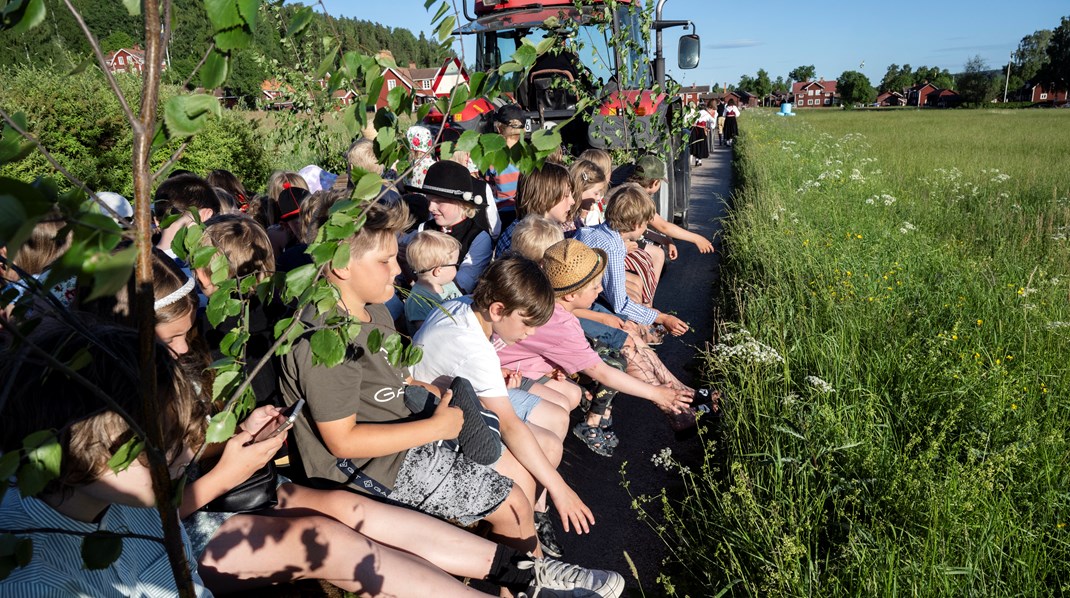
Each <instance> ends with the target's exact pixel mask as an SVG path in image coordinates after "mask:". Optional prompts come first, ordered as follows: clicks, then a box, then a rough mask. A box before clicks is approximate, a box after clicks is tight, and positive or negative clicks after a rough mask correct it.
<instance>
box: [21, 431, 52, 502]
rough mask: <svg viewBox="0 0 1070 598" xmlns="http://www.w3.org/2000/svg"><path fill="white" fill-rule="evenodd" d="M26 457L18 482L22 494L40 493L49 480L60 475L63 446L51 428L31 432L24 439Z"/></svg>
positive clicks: (33, 494)
mask: <svg viewBox="0 0 1070 598" xmlns="http://www.w3.org/2000/svg"><path fill="white" fill-rule="evenodd" d="M22 446H23V449H25V455H26V459H25V461H24V462H23V464H22V467H19V473H18V484H19V493H21V494H22V496H35V495H37V494H40V492H41V491H42V490H44V489H45V486H46V485H47V484H48V482H50V481H52V480H53V479H55V478H56V477H57V476H59V468H60V461H61V460H62V458H63V448H62V447H60V444H59V441H57V440H56V435H55V434H53V433H52V431H51V430H42V431H40V432H34V433H33V434H30V435H29V436H27V437H26V438H24V439H23V441H22Z"/></svg>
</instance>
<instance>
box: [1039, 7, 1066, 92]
mask: <svg viewBox="0 0 1070 598" xmlns="http://www.w3.org/2000/svg"><path fill="white" fill-rule="evenodd" d="M1047 54H1048V63H1047V64H1046V65H1045V66H1044V67H1042V68H1041V69H1040V71H1039V72H1038V75H1039V77H1040V78H1042V79H1043V80H1044V81H1046V82H1051V83H1060V84H1062V85H1063V86H1066V85H1067V84H1070V17H1063V18H1062V20H1061V22H1060V23H1059V26H1058V27H1056V28H1055V30H1054V31H1052V34H1051V40H1050V42H1049V43H1048V47H1047Z"/></svg>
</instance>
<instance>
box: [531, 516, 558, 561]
mask: <svg viewBox="0 0 1070 598" xmlns="http://www.w3.org/2000/svg"><path fill="white" fill-rule="evenodd" d="M535 535H536V536H538V537H539V544H540V545H541V546H542V553H543V554H545V555H547V556H552V557H555V558H561V554H562V552H561V550H562V549H561V545H560V544H558V543H557V536H556V534H555V533H554V522H553V520H552V519H551V518H550V510H549V509H547V510H545V511H541V512H540V511H535Z"/></svg>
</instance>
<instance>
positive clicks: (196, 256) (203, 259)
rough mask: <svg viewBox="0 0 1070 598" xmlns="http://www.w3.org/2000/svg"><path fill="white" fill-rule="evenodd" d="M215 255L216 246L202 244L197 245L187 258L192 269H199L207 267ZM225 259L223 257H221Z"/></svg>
mask: <svg viewBox="0 0 1070 598" xmlns="http://www.w3.org/2000/svg"><path fill="white" fill-rule="evenodd" d="M215 255H216V248H215V247H212V246H211V245H204V246H202V247H198V248H197V249H195V250H194V251H193V255H191V256H190V258H189V264H190V266H191V267H192V268H193V269H195V270H196V269H199V268H204V267H207V266H208V264H211V263H212V258H213V257H215ZM223 259H224V260H225V259H226V258H225V257H224V258H223Z"/></svg>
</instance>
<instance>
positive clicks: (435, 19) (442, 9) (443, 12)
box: [431, 2, 450, 23]
mask: <svg viewBox="0 0 1070 598" xmlns="http://www.w3.org/2000/svg"><path fill="white" fill-rule="evenodd" d="M449 9H450V5H449V4H446V3H445V2H443V3H442V4H440V5H439V7H438V12H436V13H435V16H433V17H431V22H432V23H437V22H438V20H439V19H441V18H442V17H444V16H445V15H446V11H447V10H449Z"/></svg>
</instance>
